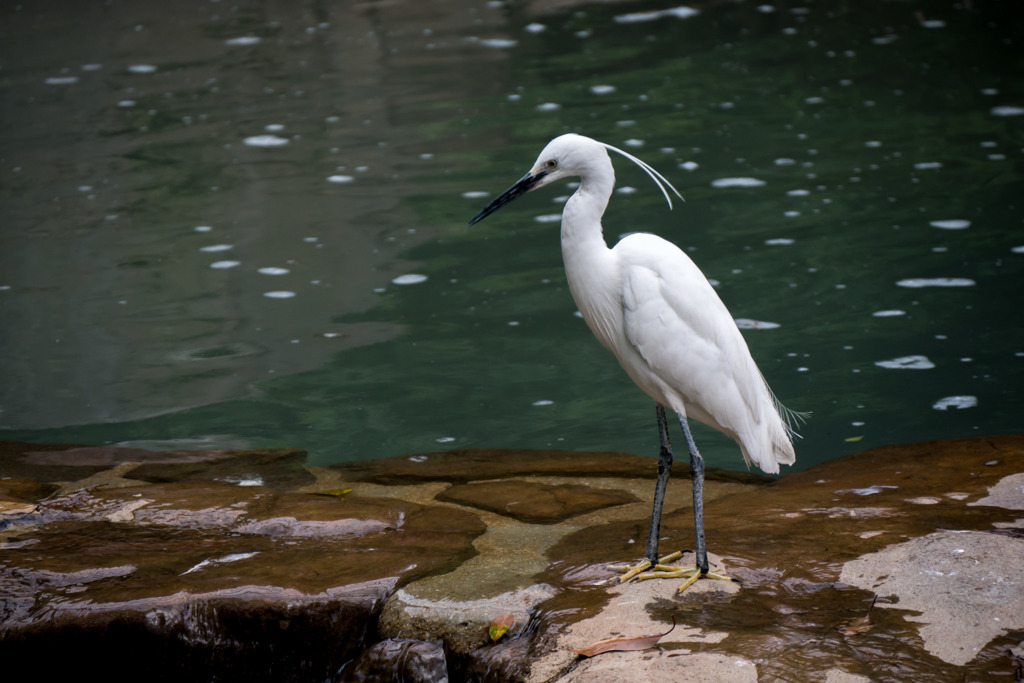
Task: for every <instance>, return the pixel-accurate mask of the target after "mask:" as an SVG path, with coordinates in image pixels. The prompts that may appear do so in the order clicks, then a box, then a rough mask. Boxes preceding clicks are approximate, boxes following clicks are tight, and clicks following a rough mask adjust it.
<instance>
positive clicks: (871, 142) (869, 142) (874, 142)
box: [864, 140, 882, 147]
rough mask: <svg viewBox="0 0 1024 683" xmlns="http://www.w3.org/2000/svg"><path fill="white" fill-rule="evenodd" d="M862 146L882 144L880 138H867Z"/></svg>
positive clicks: (879, 145)
mask: <svg viewBox="0 0 1024 683" xmlns="http://www.w3.org/2000/svg"><path fill="white" fill-rule="evenodd" d="M864 146H865V147H881V146H882V141H881V140H868V141H867V142H865V143H864Z"/></svg>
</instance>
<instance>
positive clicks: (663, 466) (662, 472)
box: [645, 405, 672, 566]
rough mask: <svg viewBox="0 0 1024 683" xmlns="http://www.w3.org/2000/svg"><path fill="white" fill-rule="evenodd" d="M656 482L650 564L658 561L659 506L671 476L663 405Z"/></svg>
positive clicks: (663, 501)
mask: <svg viewBox="0 0 1024 683" xmlns="http://www.w3.org/2000/svg"><path fill="white" fill-rule="evenodd" d="M657 412H658V439H659V442H660V446H659V450H658V482H657V483H656V484H655V485H654V509H653V510H651V529H650V531H649V532H648V534H647V553H646V555H645V557H646V558H647V559H648V560H649V561H650V563H651V565H652V566H653V565H655V564H657V563H658V537H659V536H660V535H661V508H662V505H663V504H664V503H665V490H666V489H667V488H668V480H669V477H670V476H672V444H670V443H669V440H668V423H667V422H666V420H665V407H664V406H660V405H659V406H658V407H657Z"/></svg>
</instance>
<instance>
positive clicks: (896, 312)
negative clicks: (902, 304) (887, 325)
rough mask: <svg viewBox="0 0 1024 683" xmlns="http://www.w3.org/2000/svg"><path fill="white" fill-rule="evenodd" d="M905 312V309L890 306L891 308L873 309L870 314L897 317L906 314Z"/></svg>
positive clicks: (878, 316)
mask: <svg viewBox="0 0 1024 683" xmlns="http://www.w3.org/2000/svg"><path fill="white" fill-rule="evenodd" d="M906 314H907V312H906V311H901V310H900V309H898V308H891V309H888V310H884V311H875V312H874V313H872V314H871V315H873V316H875V317H876V318H897V317H899V316H901V315H906Z"/></svg>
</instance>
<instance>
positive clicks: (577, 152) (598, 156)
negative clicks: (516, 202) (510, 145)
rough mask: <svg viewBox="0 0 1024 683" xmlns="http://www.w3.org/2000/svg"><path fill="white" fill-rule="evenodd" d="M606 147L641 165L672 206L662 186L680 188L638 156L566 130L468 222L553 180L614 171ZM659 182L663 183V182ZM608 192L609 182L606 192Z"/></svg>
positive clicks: (489, 213)
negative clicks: (520, 176)
mask: <svg viewBox="0 0 1024 683" xmlns="http://www.w3.org/2000/svg"><path fill="white" fill-rule="evenodd" d="M608 150H611V151H613V152H617V153H619V154H621V155H622V156H624V157H626V158H627V159H629V160H630V161H632V162H633V163H635V164H637V165H638V166H640V168H642V169H643V170H644V171H645V172H646V173H647V175H649V176H650V177H651V179H653V180H654V182H655V183H656V184H657V185H658V187H659V188H660V189H661V191H662V194H664V195H665V199H668V205H669V208H671V207H672V200H671V199H669V196H668V192H667V191H666V189H665V185H668V187H670V188H672V191H673V192H675V193H676V195H678V196H679V197H680V198H682V195H680V194H679V191H678V190H676V188H674V187H672V184H671V183H669V182H668V180H666V179H665V177H664V176H662V175H661V174H660V173H658V172H657V171H655V170H654V169H653V168H651V167H650V166H648V165H647V164H646V163H644V162H643V161H641V160H640V159H637V158H636V157H635V156H633V155H632V154H629V153H628V152H623V151H622V150H621V149H618V148H616V147H612V146H611V145H608V144H605V143H603V142H598V141H597V140H593V139H591V138H588V137H584V136H582V135H576V134H575V133H567V134H565V135H560V136H558V137H557V138H555V139H554V140H552V141H551V142H549V143H548V144H547V146H546V147H545V148H544V151H542V152H541V153H540V156H538V157H537V161H536V162H535V163H534V164H533V168H531V169H530V172H529V173H527V174H526V175H524V176H523V177H522V178H520V179H519V180H517V181H516V182H515V183H513V185H512V186H511V187H509V188H508V189H507V190H505V191H504V192H502V193H501V194H500V195H498V196H497V197H495V198H494V199H493V200H491V202H490V203H489V204H488V205H487V206H485V207H484V208H483V209H482V210H481V211H480V213H478V214H477V215H475V216H473V219H472V220H471V221H469V224H470V225H473V224H475V223H479V222H480V221H482V220H483V219H485V218H487V217H488V216H490V215H491V214H492V213H494V212H495V211H497V210H498V209H500V208H501V207H503V206H505V205H506V204H508V203H509V202H511V201H512V200H513V199H516V198H517V197H521V196H523V195H524V194H526V193H527V192H529V191H531V190H536V189H537V188H538V187H544V186H545V185H547V184H549V183H553V182H555V181H556V180H561V179H562V178H571V177H573V176H584V177H586V176H587V175H589V174H593V173H597V172H606V173H609V174H611V173H613V172H612V168H611V162H610V161H609V159H608ZM613 177H614V176H613ZM662 183H664V185H663V184H662ZM610 191H611V190H610V184H609V192H610Z"/></svg>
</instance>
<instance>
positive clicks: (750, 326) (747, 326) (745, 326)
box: [736, 318, 779, 330]
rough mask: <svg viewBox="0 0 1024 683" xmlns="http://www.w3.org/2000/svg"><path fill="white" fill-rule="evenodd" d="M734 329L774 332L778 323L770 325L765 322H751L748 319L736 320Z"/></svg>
mask: <svg viewBox="0 0 1024 683" xmlns="http://www.w3.org/2000/svg"><path fill="white" fill-rule="evenodd" d="M736 327H738V328H740V329H741V330H774V329H776V328H778V327H779V323H771V322H768V321H766V320H751V319H750V318H736Z"/></svg>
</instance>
